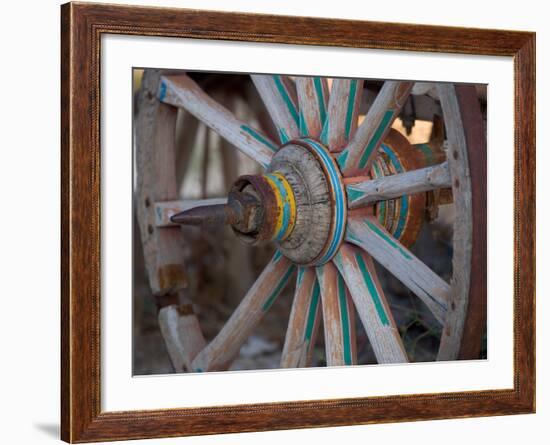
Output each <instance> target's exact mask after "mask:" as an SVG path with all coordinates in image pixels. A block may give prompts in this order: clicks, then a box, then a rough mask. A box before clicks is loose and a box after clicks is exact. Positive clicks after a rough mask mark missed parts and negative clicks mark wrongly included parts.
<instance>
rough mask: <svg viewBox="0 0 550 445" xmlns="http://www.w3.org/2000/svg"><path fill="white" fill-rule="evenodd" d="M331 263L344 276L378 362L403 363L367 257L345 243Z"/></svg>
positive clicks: (394, 328)
mask: <svg viewBox="0 0 550 445" xmlns="http://www.w3.org/2000/svg"><path fill="white" fill-rule="evenodd" d="M333 262H334V264H335V265H336V267H337V268H338V270H339V271H340V273H341V274H342V276H343V277H344V281H345V282H346V285H347V288H348V289H349V292H350V293H351V297H352V299H353V302H354V303H355V307H356V309H357V313H358V314H359V318H360V319H361V322H362V323H363V326H364V327H365V331H366V332H367V336H368V338H369V342H370V344H371V346H372V349H373V350H374V354H375V356H376V359H377V361H378V363H404V362H407V361H408V358H407V353H406V352H405V348H404V346H403V342H402V340H401V337H400V336H399V331H398V329H397V326H396V325H395V321H394V319H393V316H392V314H391V312H390V309H389V305H388V302H387V301H386V297H385V295H384V292H383V291H382V287H381V286H380V283H379V281H378V277H377V275H376V271H375V269H374V264H373V262H372V258H371V257H370V255H368V254H367V253H365V252H363V251H361V250H360V249H358V248H357V247H355V246H352V245H350V244H347V243H345V244H343V245H342V246H341V247H340V250H339V252H338V254H337V255H336V256H335V257H334V260H333Z"/></svg>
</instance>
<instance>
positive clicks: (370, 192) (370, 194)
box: [346, 162, 451, 209]
mask: <svg viewBox="0 0 550 445" xmlns="http://www.w3.org/2000/svg"><path fill="white" fill-rule="evenodd" d="M350 179H352V178H350ZM450 186H451V174H450V173H449V165H448V164H447V162H443V163H442V164H439V165H434V166H431V167H426V168H421V169H418V170H412V171H409V172H406V173H399V174H396V175H391V176H384V177H381V178H377V179H373V180H366V181H362V182H357V183H351V184H349V183H348V185H347V186H346V194H347V196H348V207H349V208H350V209H355V208H357V207H362V206H365V205H368V204H373V203H375V202H377V201H385V200H388V199H394V198H399V197H401V196H403V195H411V194H413V193H420V192H427V191H429V190H435V189H440V188H448V187H450Z"/></svg>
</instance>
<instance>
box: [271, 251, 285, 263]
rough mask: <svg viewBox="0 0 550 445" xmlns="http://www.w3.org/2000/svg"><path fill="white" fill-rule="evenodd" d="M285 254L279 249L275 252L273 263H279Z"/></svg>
mask: <svg viewBox="0 0 550 445" xmlns="http://www.w3.org/2000/svg"><path fill="white" fill-rule="evenodd" d="M282 256H283V254H282V253H281V251H280V250H279V249H277V250H275V254H274V255H273V259H272V260H271V261H272V262H273V263H277V262H279V260H280V259H281V257H282Z"/></svg>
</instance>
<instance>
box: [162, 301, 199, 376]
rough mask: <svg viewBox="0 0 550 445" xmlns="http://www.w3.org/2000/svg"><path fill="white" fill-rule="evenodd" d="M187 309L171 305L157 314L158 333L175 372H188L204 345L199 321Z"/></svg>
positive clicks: (186, 307)
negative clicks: (164, 344)
mask: <svg viewBox="0 0 550 445" xmlns="http://www.w3.org/2000/svg"><path fill="white" fill-rule="evenodd" d="M182 308H183V310H182ZM188 308H190V306H180V305H176V304H171V305H168V306H164V307H162V308H161V309H160V310H159V313H158V322H159V327H160V332H161V334H162V337H163V338H164V342H165V343H166V349H167V350H168V355H169V356H170V360H171V361H172V365H173V366H174V369H175V371H176V372H185V371H189V370H190V369H191V361H192V360H193V359H194V358H195V356H196V355H197V354H198V353H199V351H200V350H202V349H203V348H204V346H205V345H206V342H205V340H204V337H203V336H202V331H201V328H200V326H199V321H198V320H197V317H196V316H195V315H194V314H193V312H192V310H191V311H190V310H189V309H188Z"/></svg>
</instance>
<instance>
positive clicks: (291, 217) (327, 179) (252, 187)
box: [232, 138, 347, 265]
mask: <svg viewBox="0 0 550 445" xmlns="http://www.w3.org/2000/svg"><path fill="white" fill-rule="evenodd" d="M232 193H246V194H249V195H253V196H255V197H256V198H257V199H258V201H259V202H261V208H262V216H261V217H259V219H260V220H261V223H260V224H258V225H257V230H248V229H249V228H247V229H246V230H244V231H243V230H242V228H238V227H236V226H235V225H234V226H233V229H234V231H235V233H236V234H237V235H238V236H239V237H240V238H241V239H242V240H243V241H245V242H247V243H249V244H259V243H262V242H266V241H272V242H274V243H275V244H276V245H277V248H278V249H279V250H280V251H281V253H282V254H283V255H285V256H286V257H288V258H289V259H290V260H291V261H293V262H294V263H297V264H304V265H320V264H324V263H326V262H328V261H329V260H330V259H331V258H332V257H333V256H334V254H335V253H336V251H337V249H338V246H339V245H340V244H341V242H342V239H343V237H344V229H345V226H346V216H347V211H346V209H347V206H346V197H345V191H344V185H343V183H342V177H341V175H340V171H339V169H338V166H337V164H336V162H335V160H334V159H333V158H332V156H331V155H330V153H329V151H328V150H327V149H326V148H325V147H324V146H323V145H322V144H320V143H319V142H317V141H314V140H313V139H309V138H303V139H297V140H292V141H289V142H288V143H286V144H285V145H283V146H282V147H281V148H280V149H279V150H278V151H277V153H276V154H275V155H274V156H273V159H272V161H271V163H270V165H269V166H268V168H267V172H266V174H264V175H255V176H241V177H240V178H239V179H238V180H237V181H236V182H235V185H234V186H233V189H232Z"/></svg>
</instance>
